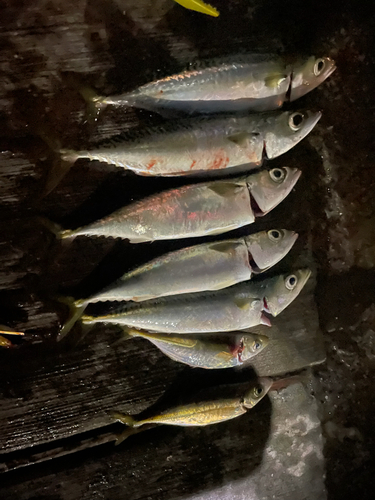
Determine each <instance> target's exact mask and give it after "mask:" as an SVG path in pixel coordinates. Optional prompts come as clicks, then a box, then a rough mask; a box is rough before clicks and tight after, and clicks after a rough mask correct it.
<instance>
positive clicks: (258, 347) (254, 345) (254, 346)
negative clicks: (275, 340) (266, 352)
mask: <svg viewBox="0 0 375 500" xmlns="http://www.w3.org/2000/svg"><path fill="white" fill-rule="evenodd" d="M261 347H262V344H261V342H260V341H259V340H255V341H254V342H253V349H254V351H257V350H258V349H260V348H261Z"/></svg>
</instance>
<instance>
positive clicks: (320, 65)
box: [314, 59, 326, 76]
mask: <svg viewBox="0 0 375 500" xmlns="http://www.w3.org/2000/svg"><path fill="white" fill-rule="evenodd" d="M325 65H326V63H325V61H324V59H317V60H316V61H315V64H314V75H315V76H319V75H320V74H321V72H322V71H323V70H324V67H325Z"/></svg>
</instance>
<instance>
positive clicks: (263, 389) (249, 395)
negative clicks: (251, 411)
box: [243, 377, 272, 408]
mask: <svg viewBox="0 0 375 500" xmlns="http://www.w3.org/2000/svg"><path fill="white" fill-rule="evenodd" d="M271 386H272V379H271V378H268V377H260V378H259V379H258V381H257V382H256V383H255V384H254V385H252V386H251V388H250V389H249V390H248V391H247V392H246V394H245V395H244V398H243V405H244V407H245V408H253V407H254V406H255V405H256V404H257V403H259V401H260V400H261V399H263V398H264V396H265V395H266V394H267V392H268V391H269V390H270V389H271Z"/></svg>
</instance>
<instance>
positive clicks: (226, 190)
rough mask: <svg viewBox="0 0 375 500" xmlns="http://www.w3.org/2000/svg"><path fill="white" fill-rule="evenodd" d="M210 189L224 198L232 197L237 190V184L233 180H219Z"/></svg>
mask: <svg viewBox="0 0 375 500" xmlns="http://www.w3.org/2000/svg"><path fill="white" fill-rule="evenodd" d="M209 189H211V191H213V192H214V193H216V194H218V195H219V196H222V197H223V198H230V197H232V196H233V193H234V192H235V184H234V183H233V182H217V183H213V184H212V185H211V186H210V187H209Z"/></svg>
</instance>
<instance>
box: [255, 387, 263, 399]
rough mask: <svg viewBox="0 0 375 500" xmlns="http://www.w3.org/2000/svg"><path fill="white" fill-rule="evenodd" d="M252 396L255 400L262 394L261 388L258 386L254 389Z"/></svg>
mask: <svg viewBox="0 0 375 500" xmlns="http://www.w3.org/2000/svg"><path fill="white" fill-rule="evenodd" d="M253 394H254V397H255V398H259V397H260V396H261V395H262V394H263V388H262V387H260V386H258V387H254V390H253Z"/></svg>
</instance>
